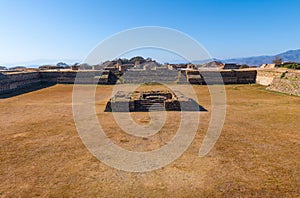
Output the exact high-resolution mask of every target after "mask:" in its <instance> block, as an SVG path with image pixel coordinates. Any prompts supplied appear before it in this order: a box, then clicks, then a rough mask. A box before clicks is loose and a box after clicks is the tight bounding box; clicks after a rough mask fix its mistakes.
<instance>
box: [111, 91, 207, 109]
mask: <svg viewBox="0 0 300 198" xmlns="http://www.w3.org/2000/svg"><path fill="white" fill-rule="evenodd" d="M105 111H107V112H147V111H206V110H205V109H204V108H203V107H202V106H200V105H199V104H198V103H197V102H196V101H195V100H193V99H191V98H187V97H185V96H184V95H183V94H182V93H180V92H178V91H176V92H171V91H169V90H163V91H134V92H124V91H118V92H117V93H116V95H115V96H114V97H112V98H111V99H110V100H109V101H108V102H107V105H106V108H105Z"/></svg>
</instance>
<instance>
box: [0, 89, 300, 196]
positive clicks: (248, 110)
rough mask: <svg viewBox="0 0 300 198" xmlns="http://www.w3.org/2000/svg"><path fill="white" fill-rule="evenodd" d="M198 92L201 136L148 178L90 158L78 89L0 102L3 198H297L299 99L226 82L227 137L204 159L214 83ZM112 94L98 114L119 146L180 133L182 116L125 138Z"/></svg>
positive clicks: (140, 119) (100, 99)
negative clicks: (79, 126) (110, 105)
mask: <svg viewBox="0 0 300 198" xmlns="http://www.w3.org/2000/svg"><path fill="white" fill-rule="evenodd" d="M83 86H85V85H83ZM86 86H88V85H86ZM148 88H149V87H148ZM194 89H195V91H196V92H197V95H198V97H199V102H200V105H202V106H204V107H205V108H206V109H207V110H208V112H200V114H201V120H200V122H201V124H200V125H199V129H198V132H197V135H196V138H195V140H194V141H193V143H192V144H191V146H190V147H189V149H188V150H187V151H186V152H185V153H184V154H183V155H182V156H181V157H180V158H179V159H177V160H176V161H175V162H173V163H171V164H170V165H168V166H166V167H164V168H162V169H159V170H156V171H152V172H148V173H127V172H124V171H120V170H116V169H113V168H111V167H109V166H106V165H105V164H103V163H101V162H100V161H98V160H97V159H96V158H95V157H93V156H92V155H91V154H90V153H89V152H88V150H87V148H85V146H84V145H83V143H82V142H81V139H80V138H79V136H78V133H77V131H76V127H75V124H74V120H73V116H72V85H56V86H53V87H48V88H45V89H42V90H38V91H35V92H31V93H27V94H23V95H19V96H16V97H12V98H7V99H0V111H1V114H0V120H1V125H0V132H1V136H0V148H1V149H0V196H3V197H8V196H13V197H19V196H21V197H34V196H54V197H62V196H72V197H83V196H102V197H103V196H105V197H111V196H114V197H115V196H136V197H143V196H147V197H157V196H171V195H172V196H173V197H191V196H228V197H232V196H235V197H237V196H245V197H249V196H265V197H276V196H278V197H298V196H299V195H300V188H299V183H300V173H299V170H300V160H299V159H300V153H299V150H300V134H299V129H300V122H299V117H300V98H299V97H296V96H289V95H285V94H279V93H276V92H269V91H266V90H265V88H264V87H261V86H257V85H253V86H250V85H228V86H226V90H227V102H228V106H227V116H226V121H225V125H224V128H223V131H222V134H221V136H220V138H219V140H218V142H217V144H216V145H215V147H214V148H213V150H212V151H211V152H210V153H209V154H208V155H207V156H205V157H203V158H199V157H198V152H199V148H200V146H201V143H202V140H203V137H204V135H205V133H206V130H207V127H208V123H209V121H210V110H211V104H210V96H209V93H208V90H207V87H206V86H194ZM111 90H112V87H111V86H98V87H97V93H98V94H97V100H96V101H97V102H96V110H97V115H98V118H99V122H101V124H102V125H103V126H104V128H105V129H106V134H107V136H108V137H110V138H111V140H112V141H113V142H115V143H116V144H118V145H120V146H122V147H123V148H126V149H128V150H135V151H145V150H152V149H156V148H159V147H160V146H162V145H164V144H166V143H167V142H168V141H169V139H170V138H171V137H172V136H173V135H174V133H176V129H177V127H178V124H179V123H178V122H179V120H180V119H179V116H178V112H168V115H167V121H166V125H165V126H164V127H163V128H162V130H161V131H160V132H159V133H158V134H156V135H154V136H151V137H149V138H137V137H133V136H130V135H128V134H126V133H124V132H123V131H122V129H120V128H119V127H118V126H117V125H116V123H115V121H114V119H113V117H112V115H111V113H109V112H104V108H105V104H106V101H107V100H108V99H109V98H110V96H111ZM132 117H133V119H134V120H135V121H136V122H137V123H140V124H147V123H148V122H150V120H149V115H148V113H147V112H135V113H133V115H132Z"/></svg>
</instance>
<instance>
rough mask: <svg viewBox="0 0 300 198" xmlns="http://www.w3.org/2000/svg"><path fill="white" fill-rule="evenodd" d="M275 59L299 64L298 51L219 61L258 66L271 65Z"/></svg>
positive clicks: (299, 51)
mask: <svg viewBox="0 0 300 198" xmlns="http://www.w3.org/2000/svg"><path fill="white" fill-rule="evenodd" d="M276 57H280V58H282V60H283V61H291V62H300V49H298V50H289V51H287V52H284V53H281V54H276V55H273V56H252V57H245V58H232V59H226V60H221V62H223V63H238V64H246V65H250V66H252V65H253V66H259V65H261V64H264V63H272V61H273V60H274V59H275V58H276Z"/></svg>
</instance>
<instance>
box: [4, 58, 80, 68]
mask: <svg viewBox="0 0 300 198" xmlns="http://www.w3.org/2000/svg"><path fill="white" fill-rule="evenodd" d="M59 62H64V63H67V64H69V65H71V64H74V63H81V60H79V59H37V60H32V61H26V62H16V63H4V64H1V65H4V66H6V67H8V68H10V67H16V66H26V67H29V68H37V67H39V66H41V65H56V64H57V63H59Z"/></svg>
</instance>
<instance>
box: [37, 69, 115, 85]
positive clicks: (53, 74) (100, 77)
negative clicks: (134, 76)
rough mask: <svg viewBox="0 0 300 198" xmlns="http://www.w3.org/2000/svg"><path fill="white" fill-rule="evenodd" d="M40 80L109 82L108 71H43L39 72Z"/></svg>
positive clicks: (44, 81) (86, 82)
mask: <svg viewBox="0 0 300 198" xmlns="http://www.w3.org/2000/svg"><path fill="white" fill-rule="evenodd" d="M39 73H40V77H41V82H43V83H54V84H56V83H58V84H73V83H75V79H76V83H79V84H111V79H110V78H111V76H110V75H111V73H109V72H108V71H105V72H102V71H96V70H91V71H78V72H77V71H43V72H39Z"/></svg>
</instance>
